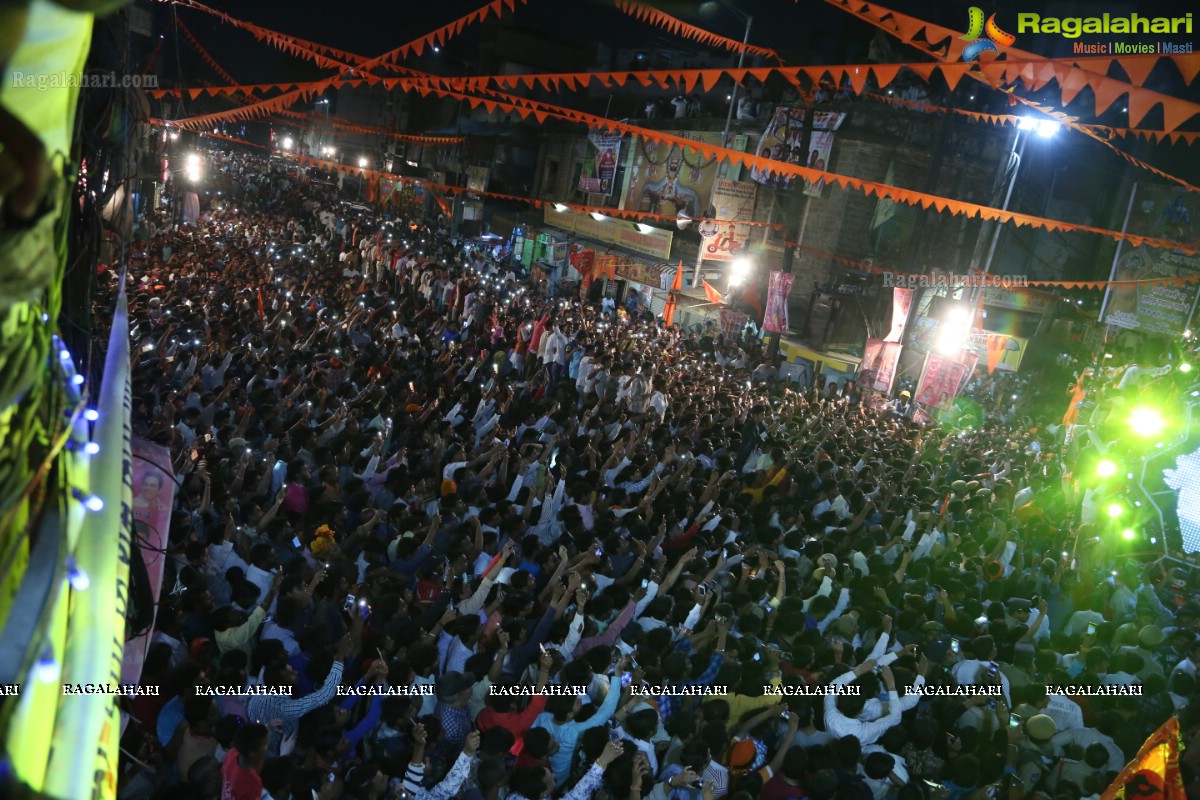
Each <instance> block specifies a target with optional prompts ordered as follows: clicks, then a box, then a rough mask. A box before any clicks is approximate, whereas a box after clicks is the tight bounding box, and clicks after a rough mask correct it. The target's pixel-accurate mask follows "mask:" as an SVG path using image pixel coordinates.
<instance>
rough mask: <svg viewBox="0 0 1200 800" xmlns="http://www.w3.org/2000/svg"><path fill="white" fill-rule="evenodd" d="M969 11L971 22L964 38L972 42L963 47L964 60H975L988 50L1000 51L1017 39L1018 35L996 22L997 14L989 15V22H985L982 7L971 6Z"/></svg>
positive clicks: (965, 40)
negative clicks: (1004, 29)
mask: <svg viewBox="0 0 1200 800" xmlns="http://www.w3.org/2000/svg"><path fill="white" fill-rule="evenodd" d="M968 13H969V18H970V23H971V24H970V27H969V28H968V30H967V33H966V35H965V36H963V37H962V40H963V41H964V42H970V44H969V45H967V46H966V47H964V48H963V54H962V57H963V61H974V60H976V59H977V58H979V56H980V55H981V54H983V53H986V52H987V51H988V50H991V51H992V52H993V53H999V52H1000V51H1001V50H1003V49H1004V48H1005V47H1009V46H1011V45H1012V43H1013V42H1015V41H1016V40H1017V37H1015V36H1013V35H1012V34H1011V33H1006V32H1004V31H1002V30H1000V26H999V25H997V24H996V15H995V14H992V15H991V16H990V17H988V18H987V22H986V23H984V21H983V9H982V8H978V7H976V6H971V10H970V12H968ZM985 34H986V35H985Z"/></svg>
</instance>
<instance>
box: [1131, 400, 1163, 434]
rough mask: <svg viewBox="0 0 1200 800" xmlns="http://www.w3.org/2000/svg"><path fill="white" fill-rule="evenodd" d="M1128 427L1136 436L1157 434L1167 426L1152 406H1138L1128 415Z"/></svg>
mask: <svg viewBox="0 0 1200 800" xmlns="http://www.w3.org/2000/svg"><path fill="white" fill-rule="evenodd" d="M1129 427H1130V428H1131V429H1132V430H1133V432H1134V433H1135V434H1137V435H1138V436H1157V435H1158V434H1159V433H1161V432H1162V429H1163V428H1165V427H1167V421H1166V420H1165V419H1163V415H1162V414H1160V413H1159V412H1158V411H1155V410H1154V409H1153V408H1146V407H1145V406H1139V407H1137V408H1135V409H1134V410H1133V413H1132V414H1130V415H1129Z"/></svg>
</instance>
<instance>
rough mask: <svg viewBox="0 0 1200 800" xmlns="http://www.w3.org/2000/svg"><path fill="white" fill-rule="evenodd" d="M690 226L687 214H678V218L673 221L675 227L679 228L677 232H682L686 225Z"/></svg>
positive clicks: (690, 222)
mask: <svg viewBox="0 0 1200 800" xmlns="http://www.w3.org/2000/svg"><path fill="white" fill-rule="evenodd" d="M691 224H692V218H691V217H689V216H688V215H687V214H684V213H683V212H682V211H681V212H679V217H678V218H677V219H676V220H675V227H676V228H679V230H683V229H684V228H686V227H687V226H688V225H691Z"/></svg>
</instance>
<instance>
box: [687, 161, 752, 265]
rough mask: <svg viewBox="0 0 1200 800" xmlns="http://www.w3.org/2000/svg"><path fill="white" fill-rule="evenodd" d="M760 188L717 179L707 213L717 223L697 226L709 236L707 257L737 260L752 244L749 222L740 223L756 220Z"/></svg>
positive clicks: (706, 236) (707, 237) (707, 238)
mask: <svg viewBox="0 0 1200 800" xmlns="http://www.w3.org/2000/svg"><path fill="white" fill-rule="evenodd" d="M757 192H758V187H757V186H755V185H754V184H753V183H742V182H739V181H730V180H726V179H725V178H717V180H716V183H715V184H714V186H713V193H712V204H711V206H710V207H709V209H708V212H707V213H706V214H705V216H707V217H712V218H713V219H714V220H716V221H713V222H706V223H701V224H700V225H698V226H697V230H698V231H699V232H700V235H701V236H702V237H704V238H705V243H704V245H705V246H704V258H705V259H707V260H708V261H733V260H734V259H735V258H739V257H740V256H741V255H742V254H743V251H744V249H745V248H746V246H747V245H748V244H749V243H750V231H751V228H750V226H749V225H744V224H739V223H746V222H751V221H752V220H753V219H754V197H755V195H756V194H757Z"/></svg>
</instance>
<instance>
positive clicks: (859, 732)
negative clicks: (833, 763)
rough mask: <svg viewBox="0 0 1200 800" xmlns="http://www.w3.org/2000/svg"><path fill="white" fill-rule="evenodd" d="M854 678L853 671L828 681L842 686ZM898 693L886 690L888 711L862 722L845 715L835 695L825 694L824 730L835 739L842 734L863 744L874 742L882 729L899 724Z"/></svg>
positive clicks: (830, 683)
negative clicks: (875, 718)
mask: <svg viewBox="0 0 1200 800" xmlns="http://www.w3.org/2000/svg"><path fill="white" fill-rule="evenodd" d="M854 678H855V675H854V673H853V672H847V673H845V674H843V675H839V676H838V677H836V678H834V679H833V680H832V681H830V682H829V685H830V686H842V685H845V684H848V683H850V682H851V681H853V680H854ZM900 714H901V711H900V695H899V694H898V693H897V692H896V690H895V689H893V690H891V691H890V692H888V711H887V714H886V715H885V716H883V717H881V718H880V719H877V720H873V721H871V722H863V721H862V720H859V719H852V718H851V717H847V716H846V715H845V714H843V713H842V712H841V711H839V710H838V707H837V695H835V694H833V693H832V692H831V693H830V694H827V695H825V730H826V731H828V732H829V734H830V735H831V736H833V737H834V738H835V739H840V738H842V737H843V736H853V737H854V738H856V739H858V741H859V742H861V743H862V744H864V745H867V744H874V743H875V742H877V741H878V740H879V737H880V736H883V733H884V731H886V730H887V729H888V728H892V727H894V726H896V725H899V724H900Z"/></svg>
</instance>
